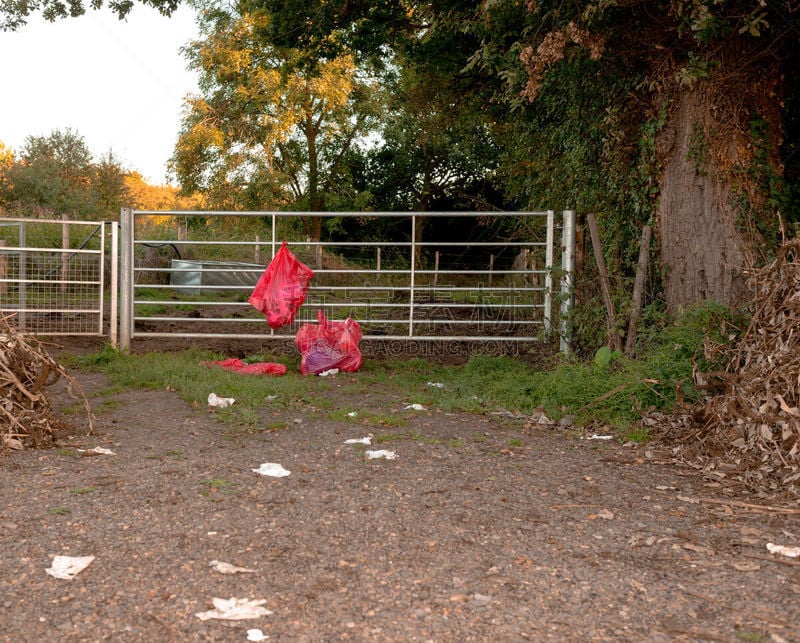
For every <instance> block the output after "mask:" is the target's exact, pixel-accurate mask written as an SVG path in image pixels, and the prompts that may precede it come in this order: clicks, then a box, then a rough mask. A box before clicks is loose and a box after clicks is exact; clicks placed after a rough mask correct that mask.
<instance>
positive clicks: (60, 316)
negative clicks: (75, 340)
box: [0, 217, 118, 343]
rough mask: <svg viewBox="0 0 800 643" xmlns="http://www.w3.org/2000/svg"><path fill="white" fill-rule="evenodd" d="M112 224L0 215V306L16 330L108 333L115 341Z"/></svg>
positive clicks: (48, 333)
mask: <svg viewBox="0 0 800 643" xmlns="http://www.w3.org/2000/svg"><path fill="white" fill-rule="evenodd" d="M117 229H118V226H117V223H116V222H111V223H108V222H102V221H100V222H98V221H73V220H70V219H25V218H6V217H1V218H0V312H2V314H3V315H4V316H5V317H6V318H7V319H8V321H9V323H10V324H11V325H12V326H14V327H15V328H17V329H18V330H20V331H21V332H25V333H31V334H34V335H45V336H58V335H96V336H103V335H105V334H106V333H108V334H110V335H111V339H112V343H115V342H116V329H117V319H116V301H117V271H116V266H117V256H118V255H117V248H118V240H117ZM107 254H110V255H111V261H110V265H109V262H107V260H106V256H107ZM107 269H108V270H109V274H108V275H106V270H107ZM106 283H108V285H109V287H110V289H111V296H110V298H109V304H110V311H111V312H110V319H109V320H108V324H106V320H107V318H106V312H105V306H106V285H105V284H106Z"/></svg>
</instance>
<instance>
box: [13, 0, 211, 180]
mask: <svg viewBox="0 0 800 643" xmlns="http://www.w3.org/2000/svg"><path fill="white" fill-rule="evenodd" d="M195 33H196V30H195V26H194V21H193V17H192V13H191V11H190V10H189V9H188V8H186V7H184V8H182V9H180V10H179V11H178V12H177V13H176V14H175V15H173V16H172V17H171V18H164V17H162V16H161V15H160V14H158V13H157V12H156V11H154V10H152V9H150V8H148V7H146V6H142V5H140V4H139V3H136V4H135V6H134V8H133V11H132V12H131V15H130V16H129V17H128V19H127V21H126V22H121V21H119V20H118V19H117V18H115V17H113V16H112V15H111V14H110V13H108V12H106V11H103V12H95V11H89V12H88V14H87V15H85V16H82V17H80V18H75V19H66V20H61V21H59V22H56V23H52V24H51V23H47V22H44V21H41V20H38V19H37V20H36V21H31V23H30V24H29V25H27V26H26V27H22V28H20V30H19V31H18V32H14V33H8V32H2V31H0V68H2V72H0V141H2V142H3V143H5V145H6V147H11V148H12V149H14V150H19V149H20V148H21V147H22V145H23V144H24V142H25V139H26V138H27V137H28V136H47V135H48V134H50V133H51V132H52V131H53V130H56V129H61V130H64V129H66V128H71V129H73V130H75V131H77V133H78V134H80V135H81V136H82V137H83V138H84V140H85V141H86V145H87V147H88V148H89V150H90V151H91V152H92V154H94V155H95V157H96V158H99V157H100V156H103V155H105V153H106V152H108V151H109V150H112V151H113V152H114V155H115V156H116V157H117V158H118V159H119V160H120V161H121V162H122V164H123V166H124V167H125V168H126V169H130V170H138V171H139V172H141V173H142V175H143V176H144V177H145V180H147V181H148V182H150V183H152V184H162V183H164V182H165V181H166V178H165V173H166V162H167V159H168V158H169V157H170V156H172V151H173V148H174V146H175V141H176V139H177V135H178V128H179V124H180V113H181V108H182V104H183V99H184V97H185V96H186V94H188V93H193V92H196V90H197V85H196V78H195V76H194V74H192V73H190V72H188V71H187V70H186V60H185V58H183V56H182V55H181V54H180V52H179V48H180V47H181V46H182V45H184V44H186V43H187V42H188V41H189V40H191V39H192V38H193V37H194V36H195Z"/></svg>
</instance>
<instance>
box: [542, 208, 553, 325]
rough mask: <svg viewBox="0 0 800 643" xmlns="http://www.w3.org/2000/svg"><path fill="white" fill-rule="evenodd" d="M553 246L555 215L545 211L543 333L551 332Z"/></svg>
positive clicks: (550, 211)
mask: <svg viewBox="0 0 800 643" xmlns="http://www.w3.org/2000/svg"><path fill="white" fill-rule="evenodd" d="M554 245H555V213H554V212H553V211H552V210H548V211H547V236H546V245H545V248H544V270H545V273H544V320H543V321H544V333H545V335H549V334H550V332H551V331H552V330H553V246H554Z"/></svg>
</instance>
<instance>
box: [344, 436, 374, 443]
mask: <svg viewBox="0 0 800 643" xmlns="http://www.w3.org/2000/svg"><path fill="white" fill-rule="evenodd" d="M344 443H345V444H372V436H371V435H367V436H364V437H363V438H350V439H349V440H345V441H344Z"/></svg>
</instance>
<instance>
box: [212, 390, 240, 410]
mask: <svg viewBox="0 0 800 643" xmlns="http://www.w3.org/2000/svg"><path fill="white" fill-rule="evenodd" d="M235 401H236V400H235V399H234V398H232V397H219V396H218V395H217V394H216V393H209V394H208V405H209V406H215V407H217V408H218V409H225V408H227V407H229V406H230V405H231V404H233V403H234V402H235Z"/></svg>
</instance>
